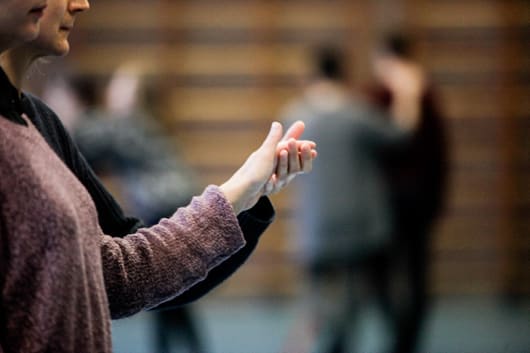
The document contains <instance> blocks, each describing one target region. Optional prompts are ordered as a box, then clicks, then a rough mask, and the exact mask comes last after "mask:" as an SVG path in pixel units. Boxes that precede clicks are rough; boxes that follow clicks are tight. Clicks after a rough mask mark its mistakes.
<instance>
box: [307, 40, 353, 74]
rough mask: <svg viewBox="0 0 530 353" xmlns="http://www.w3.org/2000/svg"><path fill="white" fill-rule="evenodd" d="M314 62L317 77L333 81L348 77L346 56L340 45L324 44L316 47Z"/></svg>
mask: <svg viewBox="0 0 530 353" xmlns="http://www.w3.org/2000/svg"><path fill="white" fill-rule="evenodd" d="M312 64H313V70H314V72H313V75H314V77H315V79H325V80H331V81H345V80H346V79H347V74H346V68H345V56H344V53H343V52H342V50H341V49H340V48H338V47H333V46H322V47H319V48H317V49H315V50H314V53H313V62H312Z"/></svg>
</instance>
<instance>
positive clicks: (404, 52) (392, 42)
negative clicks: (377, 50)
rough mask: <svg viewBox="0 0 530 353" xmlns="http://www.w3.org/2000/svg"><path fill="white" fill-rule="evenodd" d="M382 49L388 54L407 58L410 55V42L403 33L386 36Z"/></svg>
mask: <svg viewBox="0 0 530 353" xmlns="http://www.w3.org/2000/svg"><path fill="white" fill-rule="evenodd" d="M382 49H383V50H384V51H386V52H388V53H390V54H393V55H396V56H400V57H405V58H408V57H410V56H411V55H412V49H413V48H412V43H411V40H410V39H409V38H408V37H407V36H406V35H405V34H403V33H390V34H387V35H386V37H385V38H384V40H383V43H382Z"/></svg>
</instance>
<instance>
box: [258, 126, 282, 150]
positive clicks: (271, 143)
mask: <svg viewBox="0 0 530 353" xmlns="http://www.w3.org/2000/svg"><path fill="white" fill-rule="evenodd" d="M282 133H283V127H282V124H280V123H279V122H277V121H275V122H273V123H272V125H271V129H270V131H269V134H268V135H267V137H266V138H265V141H263V144H262V145H261V148H263V149H265V150H266V151H270V152H271V153H275V152H276V146H277V145H278V143H279V142H280V140H281V139H282Z"/></svg>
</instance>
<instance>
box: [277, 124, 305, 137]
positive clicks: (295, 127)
mask: <svg viewBox="0 0 530 353" xmlns="http://www.w3.org/2000/svg"><path fill="white" fill-rule="evenodd" d="M304 129H305V124H304V122H303V121H301V120H298V121H296V122H294V123H293V124H292V125H291V126H290V127H289V129H288V130H287V132H286V133H285V135H284V137H283V138H282V141H288V140H289V139H292V138H293V139H295V140H299V139H300V137H302V134H303V133H304Z"/></svg>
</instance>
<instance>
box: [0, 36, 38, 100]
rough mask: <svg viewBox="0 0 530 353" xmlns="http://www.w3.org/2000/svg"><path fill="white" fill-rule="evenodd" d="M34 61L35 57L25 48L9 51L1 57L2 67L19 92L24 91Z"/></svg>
mask: <svg viewBox="0 0 530 353" xmlns="http://www.w3.org/2000/svg"><path fill="white" fill-rule="evenodd" d="M33 61H35V59H34V56H33V55H31V53H30V52H29V51H28V50H27V48H25V47H24V46H21V47H17V48H14V49H9V50H7V51H5V52H3V53H2V55H1V56H0V65H1V66H2V68H3V69H4V71H5V73H6V75H7V77H8V78H9V81H11V83H12V84H13V86H15V87H16V88H17V89H18V90H19V91H21V90H22V84H23V82H24V76H25V75H26V72H27V71H28V69H29V67H30V66H31V64H32V63H33Z"/></svg>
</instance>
